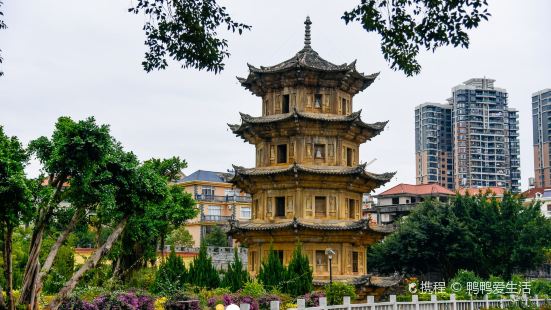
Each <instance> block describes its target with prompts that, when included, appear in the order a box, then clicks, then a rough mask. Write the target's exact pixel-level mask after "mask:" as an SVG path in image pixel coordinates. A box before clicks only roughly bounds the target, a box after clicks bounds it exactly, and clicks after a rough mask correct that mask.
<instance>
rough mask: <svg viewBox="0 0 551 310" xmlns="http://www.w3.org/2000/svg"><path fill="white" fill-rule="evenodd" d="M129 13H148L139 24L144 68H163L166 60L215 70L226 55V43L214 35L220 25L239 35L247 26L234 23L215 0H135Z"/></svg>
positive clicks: (216, 71)
mask: <svg viewBox="0 0 551 310" xmlns="http://www.w3.org/2000/svg"><path fill="white" fill-rule="evenodd" d="M129 12H132V13H135V14H138V13H144V14H145V15H147V16H148V18H146V20H147V21H146V23H145V25H144V27H143V29H144V31H145V35H146V41H145V44H146V46H147V47H148V49H149V50H148V51H147V52H146V53H145V60H144V61H143V62H142V65H143V68H144V70H145V71H147V72H150V71H152V70H159V69H165V68H166V67H167V66H168V62H167V61H168V60H169V59H173V60H175V61H178V62H180V63H181V66H182V67H183V68H195V69H199V70H203V69H206V70H207V71H214V72H215V73H218V72H220V71H222V69H223V68H224V63H223V61H224V59H225V58H226V57H228V56H229V52H228V42H227V40H226V39H223V38H221V37H220V36H219V35H218V31H219V30H220V29H219V28H220V27H223V28H227V30H229V31H231V32H238V33H239V34H241V33H242V32H243V30H246V29H250V26H248V25H245V24H241V23H238V22H235V21H234V20H233V19H232V18H231V16H230V15H229V14H228V12H227V10H226V8H225V7H223V6H220V5H218V3H217V2H216V1H215V0H183V1H168V0H138V1H137V2H136V5H135V6H134V7H133V8H130V9H129Z"/></svg>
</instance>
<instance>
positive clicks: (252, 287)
mask: <svg viewBox="0 0 551 310" xmlns="http://www.w3.org/2000/svg"><path fill="white" fill-rule="evenodd" d="M241 294H243V295H250V296H252V297H254V298H258V297H260V296H262V295H265V294H266V289H265V288H264V285H262V283H260V282H258V281H257V280H256V279H253V280H252V281H249V282H247V283H245V285H244V286H243V289H242V290H241Z"/></svg>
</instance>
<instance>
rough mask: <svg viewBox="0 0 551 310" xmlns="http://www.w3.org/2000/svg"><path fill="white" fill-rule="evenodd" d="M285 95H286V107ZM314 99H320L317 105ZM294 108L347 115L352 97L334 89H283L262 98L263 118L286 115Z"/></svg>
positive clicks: (350, 110)
mask: <svg viewBox="0 0 551 310" xmlns="http://www.w3.org/2000/svg"><path fill="white" fill-rule="evenodd" d="M285 95H288V107H286V103H285V102H286V98H285ZM316 95H318V96H321V97H316ZM316 98H320V100H319V104H316ZM295 107H296V108H297V110H298V111H304V112H312V113H325V114H336V115H348V114H350V113H352V96H351V95H350V94H349V93H347V92H344V91H342V90H340V89H336V88H326V87H322V88H313V87H284V88H283V89H277V90H270V91H268V92H267V93H266V94H265V95H264V96H263V98H262V115H263V116H268V115H274V114H283V113H288V112H290V111H293V109H294V108H295ZM286 110H287V111H286Z"/></svg>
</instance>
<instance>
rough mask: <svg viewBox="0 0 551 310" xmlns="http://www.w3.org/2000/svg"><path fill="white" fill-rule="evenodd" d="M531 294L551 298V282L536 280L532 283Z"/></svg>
mask: <svg viewBox="0 0 551 310" xmlns="http://www.w3.org/2000/svg"><path fill="white" fill-rule="evenodd" d="M530 294H531V295H538V296H541V297H547V298H549V297H551V281H548V280H534V281H532V282H530Z"/></svg>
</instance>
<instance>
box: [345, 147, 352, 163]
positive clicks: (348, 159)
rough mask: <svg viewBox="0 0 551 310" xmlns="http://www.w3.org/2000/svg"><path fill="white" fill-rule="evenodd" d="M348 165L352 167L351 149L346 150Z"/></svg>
mask: <svg viewBox="0 0 551 310" xmlns="http://www.w3.org/2000/svg"><path fill="white" fill-rule="evenodd" d="M346 165H347V166H349V167H350V166H352V149H351V148H349V147H347V148H346Z"/></svg>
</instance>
